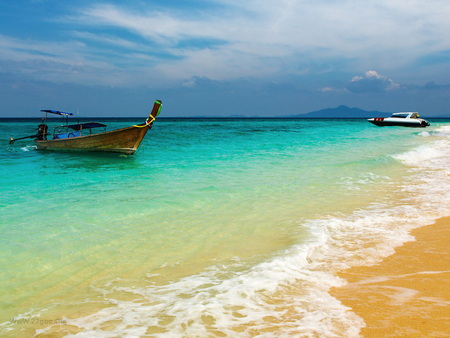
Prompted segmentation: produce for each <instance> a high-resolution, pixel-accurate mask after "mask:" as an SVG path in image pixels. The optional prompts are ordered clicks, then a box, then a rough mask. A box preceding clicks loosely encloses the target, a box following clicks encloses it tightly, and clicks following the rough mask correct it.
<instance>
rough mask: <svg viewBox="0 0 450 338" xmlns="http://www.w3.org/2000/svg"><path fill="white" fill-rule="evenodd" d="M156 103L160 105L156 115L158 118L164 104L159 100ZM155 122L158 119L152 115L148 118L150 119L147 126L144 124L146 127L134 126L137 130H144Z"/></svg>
mask: <svg viewBox="0 0 450 338" xmlns="http://www.w3.org/2000/svg"><path fill="white" fill-rule="evenodd" d="M155 103H158V104H159V108H158V112H157V113H156V115H155V116H158V115H159V113H160V112H161V107H162V104H161V101H158V100H156V101H155ZM155 120H156V118H155V117H153V115H151V114H150V116H149V117H148V119H147V120H146V121H145V124H144V125H142V126H137V125H133V127H136V128H144V127H147V126H149V125H150V124H152V123H153V121H155Z"/></svg>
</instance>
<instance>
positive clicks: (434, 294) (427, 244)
mask: <svg viewBox="0 0 450 338" xmlns="http://www.w3.org/2000/svg"><path fill="white" fill-rule="evenodd" d="M411 235H412V236H414V237H415V238H416V240H415V241H413V242H407V243H405V244H403V245H402V246H400V247H397V248H396V249H395V253H394V254H393V255H391V256H389V257H387V258H385V259H384V260H383V261H382V262H381V263H379V264H377V265H374V266H368V267H355V268H351V269H349V270H347V271H345V272H341V273H339V274H338V276H339V277H341V278H343V279H345V280H347V281H348V284H346V285H344V286H342V287H339V288H333V289H332V290H331V292H330V294H331V295H332V296H333V297H335V298H337V299H338V300H340V301H341V302H342V304H344V305H345V306H348V307H350V308H351V309H352V311H353V312H354V313H356V314H357V315H358V316H360V317H362V318H363V319H364V322H365V323H366V327H365V328H363V329H362V330H361V332H360V335H361V337H450V288H449V287H448V286H449V285H450V259H449V258H450V245H449V241H450V217H444V218H441V219H438V220H436V222H435V223H434V224H432V225H427V226H423V227H420V228H418V229H415V230H413V231H412V232H411Z"/></svg>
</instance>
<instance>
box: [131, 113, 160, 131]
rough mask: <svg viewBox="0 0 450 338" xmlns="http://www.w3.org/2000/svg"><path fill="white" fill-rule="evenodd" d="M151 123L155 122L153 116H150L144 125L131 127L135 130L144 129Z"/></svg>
mask: <svg viewBox="0 0 450 338" xmlns="http://www.w3.org/2000/svg"><path fill="white" fill-rule="evenodd" d="M153 121H155V118H154V117H153V116H151V115H150V116H149V117H148V119H147V120H146V121H145V124H144V125H142V126H138V125H133V127H136V128H144V127H147V126H149V125H150V124H152V123H153Z"/></svg>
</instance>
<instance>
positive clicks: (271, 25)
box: [0, 0, 450, 91]
mask: <svg viewBox="0 0 450 338" xmlns="http://www.w3.org/2000/svg"><path fill="white" fill-rule="evenodd" d="M196 4H197V6H196V7H195V8H194V9H188V8H187V7H183V8H182V7H173V6H172V7H168V6H169V5H168V4H166V5H164V4H163V5H161V4H158V6H156V5H154V4H152V3H151V2H149V3H143V2H134V1H133V2H130V3H127V4H122V5H116V4H113V3H109V4H108V3H107V2H103V3H101V4H99V3H98V4H95V3H94V4H92V5H89V6H88V7H83V8H79V9H78V11H75V12H74V14H71V15H70V16H68V15H65V16H63V15H61V20H64V22H67V23H68V25H69V27H70V29H67V30H66V31H64V32H63V33H64V34H65V36H66V37H67V40H63V39H60V40H56V39H52V38H51V36H47V37H44V36H43V37H42V38H41V39H40V41H37V40H33V41H28V40H26V39H19V38H14V39H13V38H11V37H7V36H5V35H4V36H0V52H1V53H0V55H1V56H0V58H1V59H3V60H5V59H12V60H30V59H33V58H41V59H43V60H47V61H54V62H61V63H65V64H70V65H74V64H79V63H81V64H84V65H89V66H90V67H92V69H97V70H98V73H99V76H98V77H97V80H95V79H92V81H99V82H102V83H104V82H105V81H106V80H109V78H110V76H107V75H106V74H107V73H109V72H111V73H115V79H116V82H117V83H119V82H120V81H123V84H124V85H126V84H128V83H129V82H128V81H129V80H130V78H133V81H132V82H133V83H138V82H139V83H141V81H142V83H144V84H148V83H149V82H152V81H154V82H155V83H156V82H161V81H166V82H167V81H180V82H182V81H185V80H186V79H189V78H193V77H195V76H197V77H208V78H210V79H213V80H223V81H227V80H232V79H236V78H240V77H248V78H250V77H251V78H271V77H281V76H284V75H289V76H302V75H305V74H308V73H309V74H311V73H314V69H311V68H310V67H309V65H310V64H311V63H312V62H314V63H315V64H319V65H320V64H322V65H330V64H333V61H334V60H347V62H346V63H345V67H346V68H345V69H338V71H341V72H345V73H347V74H348V73H362V72H364V71H365V70H367V69H377V70H379V71H380V72H382V73H384V74H387V73H389V74H392V73H395V74H396V75H397V76H398V77H400V78H401V77H402V74H401V72H402V71H405V70H406V69H408V67H411V65H413V64H414V61H415V60H417V59H421V60H425V59H426V58H425V57H426V56H427V55H430V54H434V53H440V52H443V51H447V50H450V35H449V34H447V32H448V31H450V20H448V18H449V17H450V2H448V1H444V0H429V1H427V2H423V1H420V0H408V1H407V0H395V1H392V0H389V1H388V0H377V1H375V0H369V1H364V2H355V1H353V0H340V1H329V0H316V1H312V0H297V1H295V0H277V1H275V0H268V1H264V2H261V1H256V0H248V1H241V0H239V1H238V0H216V1H212V2H198V3H196ZM44 53H47V55H46V54H44ZM319 68H321V69H325V68H327V72H333V71H336V69H335V68H333V67H319ZM405 73H406V72H405ZM125 74H130V75H129V76H126V75H125ZM369 75H370V74H369ZM429 75H430V74H429ZM431 75H432V74H431ZM449 75H450V74H449ZM390 76H391V75H390ZM121 79H122V80H121ZM429 80H431V79H428V81H429ZM67 81H70V76H69V77H67ZM90 81H91V80H90ZM342 81H344V80H343V79H342ZM375 83H377V84H382V86H381V87H380V88H385V85H388V84H389V80H388V79H385V78H383V79H382V78H377V77H376V76H368V75H367V74H366V76H365V77H364V78H361V79H359V80H355V81H353V82H352V83H351V84H349V90H354V91H355V90H358V89H357V88H360V89H361V90H362V88H363V85H364V84H366V85H367V86H368V84H372V85H374V84H375ZM390 86H391V87H392V88H394V87H395V85H394V83H391V84H390ZM327 87H330V86H329V85H327V84H324V85H323V86H322V88H327ZM369 87H370V86H368V87H367V88H366V89H367V90H368V89H369ZM373 89H374V90H375V87H373Z"/></svg>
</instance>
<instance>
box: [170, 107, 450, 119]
mask: <svg viewBox="0 0 450 338" xmlns="http://www.w3.org/2000/svg"><path fill="white" fill-rule="evenodd" d="M405 111H406V110H405ZM393 113H397V112H382V111H378V110H372V111H368V110H363V109H359V108H350V107H348V106H344V105H341V106H339V107H336V108H326V109H322V110H317V111H313V112H310V113H306V114H294V115H280V116H258V115H254V116H246V115H237V114H233V115H228V116H211V115H198V116H189V117H177V118H188V119H189V118H193V119H204V118H207V119H254V118H272V119H369V118H372V117H389V116H392V114H393ZM419 114H420V112H419ZM420 115H421V117H424V118H444V119H448V118H450V115H449V114H440V115H438V114H436V115H424V116H422V114H420ZM162 118H164V117H162ZM169 118H174V117H169Z"/></svg>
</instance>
